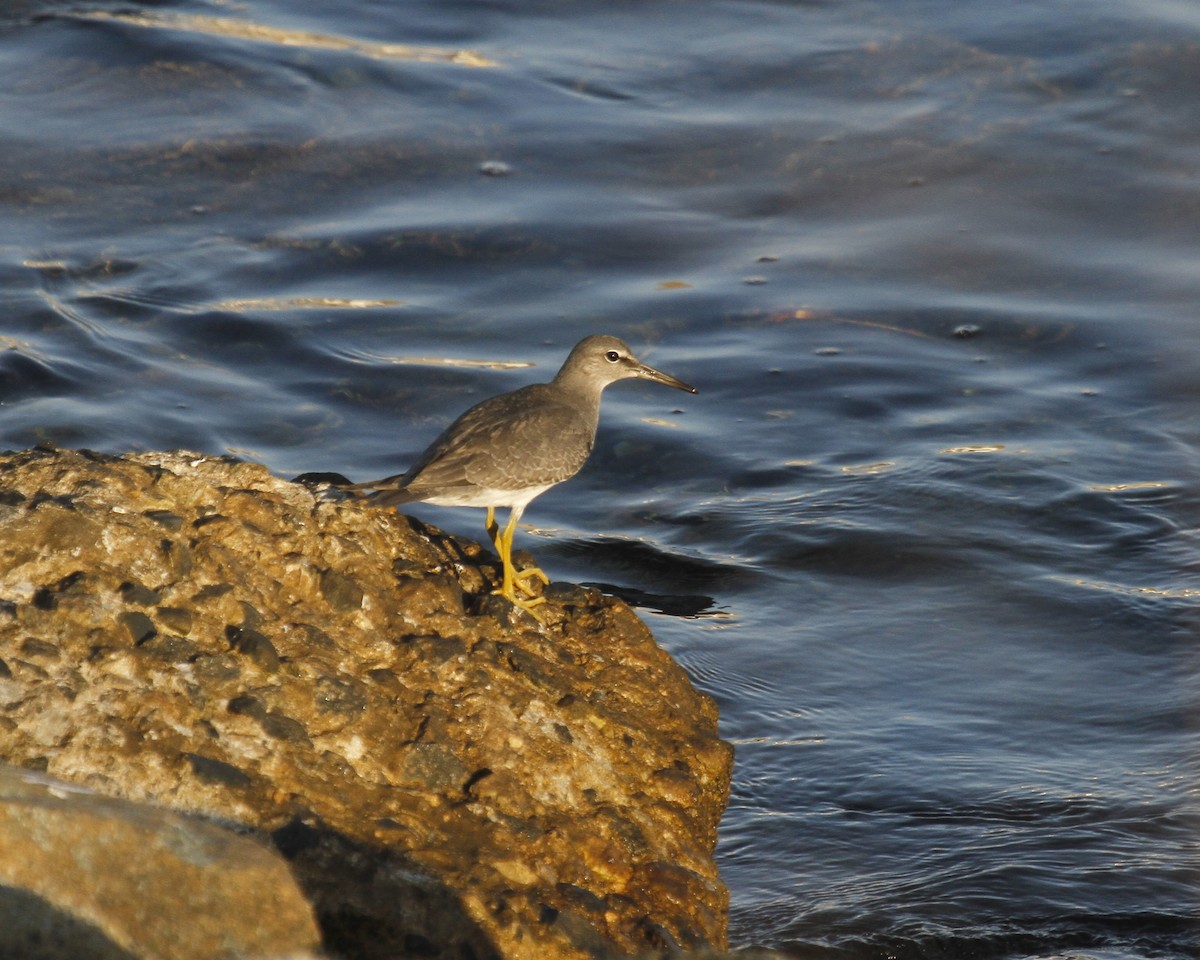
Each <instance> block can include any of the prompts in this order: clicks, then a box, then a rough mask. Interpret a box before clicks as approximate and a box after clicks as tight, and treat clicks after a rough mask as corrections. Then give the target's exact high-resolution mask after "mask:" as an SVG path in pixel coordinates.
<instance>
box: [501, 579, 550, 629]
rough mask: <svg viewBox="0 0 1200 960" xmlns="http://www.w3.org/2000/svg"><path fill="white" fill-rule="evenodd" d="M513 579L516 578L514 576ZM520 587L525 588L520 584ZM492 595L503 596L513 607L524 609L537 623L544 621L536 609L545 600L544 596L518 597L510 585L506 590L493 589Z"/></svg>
mask: <svg viewBox="0 0 1200 960" xmlns="http://www.w3.org/2000/svg"><path fill="white" fill-rule="evenodd" d="M514 579H516V578H514ZM518 582H519V581H518ZM522 589H525V587H524V586H522ZM492 596H494V597H503V598H504V599H505V600H507V601H508V602H509V603H511V604H512V605H513V606H514V607H517V608H518V609H520V610H524V611H525V612H526V613H527V614H529V615H530V616H531V617H533V619H534V620H536V621H537V622H538V623H545V622H546V621H545V620H543V619H542V614H541V611H539V610H538V609H537V608H538V607H540V606H541V605H542V604H543V603H545V602H546V598H545V597H534V596H530V597H529V598H528V599H527V598H525V597H519V596H517V592H516V591H515V590H513V589H511V587H510V588H509V589H508V590H505V589H503V588H499V589H496V590H493V591H492Z"/></svg>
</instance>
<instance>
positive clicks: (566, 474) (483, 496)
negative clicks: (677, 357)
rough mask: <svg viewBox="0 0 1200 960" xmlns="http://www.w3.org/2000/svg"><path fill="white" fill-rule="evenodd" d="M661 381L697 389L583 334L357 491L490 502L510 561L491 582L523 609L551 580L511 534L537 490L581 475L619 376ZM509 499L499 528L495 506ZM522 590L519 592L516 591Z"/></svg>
mask: <svg viewBox="0 0 1200 960" xmlns="http://www.w3.org/2000/svg"><path fill="white" fill-rule="evenodd" d="M630 379H640V380H653V381H654V382H656V383H665V384H666V385H667V386H668V387H675V388H676V389H678V390H686V391H687V392H688V393H696V388H695V387H692V386H689V385H688V384H686V383H684V382H683V381H682V380H677V379H676V378H675V377H672V376H670V375H668V374H665V373H662V372H661V371H658V370H655V369H654V368H653V367H648V366H646V365H645V364H644V363H641V362H640V361H639V360H638V359H637V358H636V357H635V356H634V355H633V352H632V351H631V350H630V349H629V345H628V344H626V343H625V342H624V341H623V340H618V339H617V338H616V337H606V336H596V337H587V338H586V339H584V340H581V341H579V343H577V344H576V345H575V348H574V349H573V350H572V351H571V353H570V355H569V356H568V357H567V359H566V362H564V363H563V365H562V369H560V370H559V371H558V373H557V374H556V375H555V377H554V379H553V380H551V381H550V382H549V383H534V384H530V385H529V386H527V387H521V388H520V389H518V390H513V391H512V392H511V393H502V394H500V395H499V396H496V397H492V398H490V399H488V400H484V401H483V402H481V403H478V404H476V405H475V406H473V407H472V408H471V409H470V410H468V411H467V412H466V413H464V414H463V415H462V416H461V417H459V418H458V419H457V420H455V421H454V422H453V423H452V424H450V426H449V427H447V428H446V429H445V430H443V431H442V433H441V435H440V436H439V437H438V438H437V439H436V440H434V441H433V443H431V444H430V445H429V447H428V449H426V450H425V452H424V453H422V454H421V456H420V457H418V458H417V462H416V463H414V464H413V465H412V466H411V467H410V468H409V470H408V472H407V473H403V474H399V475H398V476H394V477H386V478H384V479H383V480H375V481H372V482H370V483H358V484H354V485H353V486H351V487H349V488H347V489H350V490H355V491H357V490H371V491H374V492H373V493H371V494H370V495H369V497H368V499H370V501H371V502H372V503H377V504H379V505H380V506H394V505H396V504H401V503H412V502H415V501H424V502H425V503H432V504H436V505H438V506H442V507H487V531H488V536H489V537H491V540H492V544H493V546H495V548H496V553H497V554H499V556H500V563H501V565H502V567H503V571H504V573H503V583H502V585H501V587H500V589H499V590H495V591H493V592H494V593H498V594H500V595H501V596H503V597H505V598H507V599H508V600H509V601H511V602H512V603H513V604H515V605H516V606H518V607H520V608H521V609H523V610H532V609H533V608H534V607H536V606H538V604H541V603H545V598H544V597H540V596H537V595H536V594H535V592H534V590H533V589H532V588H531V587H530V586H529V584H528V581H529V580H531V579H538V580H541V581H542V583H549V582H550V578H549V577H547V576H546V574H545V573H543V572H542V571H541V570H540V569H539V568H538V567H536V566H535V567H526V568H525V569H524V570H520V571H518V570H515V569H514V568H513V562H512V542H513V534H514V533H515V532H516V528H517V521H518V520H520V519H521V514H522V513H523V512H524V511H525V508H526V507H527V506H529V502H530V501H531V500H532V499H533V498H534V497H536V496H538V494H541V493H545V492H546V491H547V490H549V489H550V488H551V487H552V486H554V485H555V484H556V483H562V482H563V481H564V480H569V479H570V478H571V477H573V476H575V474H577V473H578V472H579V470H580V468H581V467H582V466H583V464H584V462H585V461H586V460H587V458H588V454H590V453H591V452H592V446H593V445H594V444H595V442H596V425H597V424H598V423H599V420H600V394H601V393H602V392H603V391H604V388H605V387H607V386H608V385H609V384H610V383H616V381H618V380H630ZM497 507H507V508H508V510H509V513H508V522H507V523H506V524H505V525H504V529H503V530H501V529H500V527H499V524H497V523H496V514H495V511H496V508H497ZM518 589H519V590H520V591H521V593H523V594H524V596H523V597H522V596H518V594H517V590H518Z"/></svg>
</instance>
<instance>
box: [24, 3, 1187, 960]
mask: <svg viewBox="0 0 1200 960" xmlns="http://www.w3.org/2000/svg"><path fill="white" fill-rule="evenodd" d="M4 11H5V16H4V19H3V20H0V118H2V120H3V122H2V123H0V144H2V149H0V217H2V222H3V226H4V230H3V234H0V276H2V279H3V288H2V289H3V291H4V292H3V296H4V301H5V302H4V314H3V316H4V319H3V321H2V322H0V347H3V349H2V350H0V413H2V414H3V417H2V419H0V424H2V425H3V443H4V444H5V445H6V446H9V447H13V448H19V447H23V446H27V445H31V444H34V443H38V442H44V441H49V442H54V443H58V444H61V445H70V446H86V447H93V448H98V449H102V450H107V451H114V452H118V451H123V450H128V449H154V448H176V447H187V448H192V449H197V450H202V451H206V452H210V453H222V452H233V453H236V454H238V455H241V456H244V457H250V458H253V459H257V460H260V461H262V462H264V463H266V464H268V465H269V466H270V467H271V468H272V469H274V470H276V471H277V472H278V473H280V474H281V475H285V476H290V475H292V474H295V473H299V472H303V471H311V470H336V471H341V472H343V473H346V474H347V475H349V476H351V477H354V478H356V479H368V478H371V477H375V476H380V475H383V474H386V473H391V472H395V471H396V470H398V469H401V468H403V467H404V466H405V465H406V464H407V463H408V462H409V460H410V459H411V458H412V457H413V456H414V455H415V454H416V453H417V452H419V451H420V449H421V448H422V447H423V446H424V445H425V443H426V442H427V441H428V440H429V439H431V437H432V436H433V435H434V434H435V433H436V432H437V430H438V429H440V428H441V427H442V426H444V425H445V424H446V423H447V422H449V420H450V419H452V418H453V416H455V415H456V414H457V413H458V412H460V411H461V410H462V409H464V408H465V407H466V406H468V405H469V404H470V403H472V402H475V401H476V400H478V399H481V398H482V397H484V396H486V395H488V394H490V393H495V392H499V391H501V390H505V389H510V388H512V387H515V386H517V385H519V384H522V383H526V382H530V381H531V380H534V379H539V378H545V377H547V376H549V375H550V374H551V373H552V372H553V370H554V369H555V368H556V366H557V364H558V363H559V362H560V361H561V359H562V357H563V356H564V355H565V353H566V351H567V349H568V348H569V347H570V346H571V344H573V343H574V342H575V340H577V339H578V338H580V337H581V336H583V335H585V334H587V333H591V332H600V331H604V332H612V333H617V334H619V335H622V336H624V337H626V338H627V339H629V340H630V341H631V342H632V343H633V344H634V346H635V347H636V348H637V349H638V350H639V352H640V353H641V354H642V356H643V358H645V359H649V360H650V362H652V363H654V364H655V365H656V366H660V367H662V368H663V369H666V370H668V371H670V372H672V373H675V374H677V375H678V376H680V377H683V378H684V379H686V380H688V381H691V382H693V383H696V384H697V385H698V386H699V387H700V389H701V393H700V395H699V396H698V397H685V396H683V395H682V394H677V393H674V392H672V391H667V390H662V389H656V388H655V387H653V386H650V385H631V384H622V385H619V386H616V387H614V388H613V389H612V390H610V391H609V392H608V394H607V396H606V400H605V408H606V409H605V418H604V424H603V425H602V429H601V436H600V442H599V444H598V447H597V451H596V454H595V456H594V458H593V460H592V462H591V463H590V464H589V466H588V467H587V469H586V470H585V471H584V473H582V474H581V475H580V476H579V477H577V478H576V479H575V480H573V481H572V482H571V483H569V484H566V485H563V486H561V487H558V488H556V489H555V490H552V491H550V492H549V493H547V494H546V495H544V496H543V497H542V498H540V499H539V500H537V501H536V502H535V504H534V505H533V506H532V508H531V509H530V510H529V512H528V513H527V515H526V519H527V521H528V524H529V525H528V526H527V527H526V529H525V530H524V531H523V534H522V536H521V538H520V543H521V545H523V546H525V547H527V548H529V549H531V550H532V551H533V552H535V553H536V555H537V557H538V559H539V560H540V562H541V563H542V565H543V566H544V567H546V568H547V570H548V571H549V572H551V574H552V575H554V576H555V577H558V578H563V579H575V580H583V581H587V582H592V583H601V584H606V585H609V587H610V588H612V589H614V590H617V591H619V592H622V593H623V594H625V595H627V596H629V597H631V598H632V599H635V600H636V601H638V602H639V603H641V604H642V605H643V609H644V612H645V614H646V616H647V617H648V618H649V619H650V621H651V625H652V626H653V628H654V630H655V632H656V633H657V635H658V636H659V637H660V639H661V640H662V642H663V643H664V644H665V645H666V646H667V647H668V648H669V649H670V650H671V651H672V652H673V653H674V654H675V655H676V656H677V657H678V658H679V659H680V660H681V662H682V663H683V664H684V665H685V666H686V667H687V669H688V670H689V672H690V673H691V675H692V676H693V677H694V678H695V680H696V681H697V682H698V683H699V684H700V685H702V686H703V687H704V688H705V689H706V690H708V691H710V692H711V693H713V694H714V695H716V696H717V697H718V698H719V699H720V701H721V707H722V717H723V725H724V732H725V735H726V736H727V737H728V738H729V739H731V740H733V741H734V742H735V743H736V744H737V749H738V766H737V772H736V783H735V788H734V796H733V800H732V803H731V806H730V809H729V812H728V814H727V816H726V818H725V821H724V825H723V833H722V841H721V846H720V849H719V857H720V861H721V865H722V869H723V872H724V876H725V879H726V881H727V882H728V884H729V885H730V887H731V891H732V895H733V913H732V937H733V940H734V942H735V943H737V944H751V943H759V944H765V945H771V946H775V947H778V948H781V949H784V950H789V951H794V952H796V953H797V954H798V955H803V956H805V957H823V956H829V957H855V958H858V957H861V958H876V957H878V958H883V957H900V958H909V957H912V958H917V957H922V958H923V957H955V958H957V957H968V956H969V957H981V958H991V957H995V958H1000V957H1031V958H1032V957H1039V958H1050V957H1056V958H1057V957H1072V958H1085V957H1090V958H1096V960H1126V958H1143V957H1145V958H1161V957H1168V958H1177V957H1179V958H1182V957H1191V956H1195V955H1197V954H1198V953H1200V932H1198V929H1197V908H1198V906H1200V841H1198V833H1197V830H1198V828H1200V816H1198V814H1200V809H1198V807H1200V804H1198V803H1197V793H1196V774H1197V762H1196V760H1197V756H1198V750H1197V747H1198V731H1200V710H1198V707H1200V676H1198V674H1200V654H1198V653H1197V627H1198V621H1200V616H1198V610H1200V519H1198V518H1200V493H1198V491H1197V479H1196V478H1197V474H1198V468H1200V454H1198V449H1200V448H1198V440H1200V427H1198V424H1200V417H1198V414H1200V376H1198V375H1197V367H1198V364H1200V323H1198V320H1197V305H1198V304H1200V256H1198V254H1197V251H1198V250H1200V243H1198V241H1200V236H1198V234H1200V227H1198V223H1200V106H1198V104H1200V96H1198V95H1197V92H1198V89H1200V7H1197V6H1196V5H1194V4H1189V3H1182V2H1151V3H1145V2H1141V3H1132V2H1128V0H1124V2H1116V0H1109V2H1102V0H1101V2H1092V3H1088V4H1079V3H1068V2H1066V0H1046V2H1038V3H1026V4H1019V5H1015V4H1014V5H1003V4H990V5H984V4H979V3H970V2H967V3H950V2H947V0H938V2H933V0H930V2H917V0H894V2H890V3H886V4H885V3H872V2H845V3H837V4H834V3H821V2H811V3H801V2H797V3H742V2H724V3H718V2H713V0H697V2H692V3H681V2H667V0H659V2H645V3H639V4H626V3H611V2H605V3H600V2H565V0H562V2H544V3H520V4H517V3H502V2H492V3H482V2H472V3H468V2H450V3H447V2H438V3H434V2H424V3H420V2H411V3H404V4H378V3H370V2H367V0H348V2H346V3H342V4H337V5H328V4H311V3H297V2H291V3H269V2H258V0H251V2H248V3H244V4H225V3H192V4H188V5H182V4H171V3H167V4H154V5H146V6H142V7H137V6H133V5H130V4H119V5H107V6H106V5H102V4H101V5H88V4H83V5H80V4H66V3H24V4H20V3H10V4H8V5H6V6H5V8H4ZM465 361H483V362H482V363H475V362H470V363H468V362H465ZM527 365H528V366H527ZM420 512H421V513H422V516H426V517H427V518H429V519H432V520H433V521H434V522H436V523H438V524H440V525H442V526H445V527H447V528H448V529H451V530H455V531H458V532H462V533H466V534H469V535H472V536H477V535H479V534H481V533H482V518H481V517H480V516H479V512H478V511H449V510H437V509H434V508H428V509H426V508H420Z"/></svg>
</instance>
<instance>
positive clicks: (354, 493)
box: [293, 473, 418, 507]
mask: <svg viewBox="0 0 1200 960" xmlns="http://www.w3.org/2000/svg"><path fill="white" fill-rule="evenodd" d="M293 482H294V483H302V484H304V485H305V486H307V487H312V488H314V489H319V490H321V491H322V493H324V494H331V495H333V498H334V499H337V498H338V496H339V495H341V496H349V497H353V498H355V499H358V500H369V501H370V502H371V503H373V504H375V505H376V506H380V507H394V506H396V505H397V504H400V503H412V502H414V501H415V500H417V499H418V498H417V497H415V496H413V495H412V494H411V493H410V492H409V491H408V490H406V489H405V488H404V475H403V474H400V475H398V476H395V477H385V478H384V479H382V480H368V481H367V482H366V483H351V482H350V481H349V480H348V479H347V478H346V477H344V476H342V475H341V474H340V473H304V474H301V475H300V476H298V477H296V478H295V479H294V480H293Z"/></svg>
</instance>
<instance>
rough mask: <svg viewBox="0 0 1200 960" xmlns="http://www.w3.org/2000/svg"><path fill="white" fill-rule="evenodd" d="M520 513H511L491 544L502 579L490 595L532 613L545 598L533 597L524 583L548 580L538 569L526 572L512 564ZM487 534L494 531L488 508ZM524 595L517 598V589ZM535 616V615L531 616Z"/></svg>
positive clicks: (491, 516)
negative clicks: (493, 546) (494, 548)
mask: <svg viewBox="0 0 1200 960" xmlns="http://www.w3.org/2000/svg"><path fill="white" fill-rule="evenodd" d="M520 516H521V515H520V513H517V512H512V513H510V514H509V515H508V523H506V524H505V525H504V530H503V531H500V532H499V533H497V534H496V535H495V536H494V537H493V540H492V542H493V543H494V544H495V546H496V553H498V554H499V555H500V566H501V568H502V570H503V575H502V576H503V579H502V582H501V586H500V589H499V590H493V591H492V593H497V594H499V595H500V596H502V597H504V598H505V599H506V600H508V602H509V603H511V604H513V605H514V606H518V607H520V608H521V609H522V610H528V611H529V612H530V613H533V608H534V607H537V606H540V605H541V604H543V603H545V602H546V598H545V597H536V596H534V593H533V589H532V588H531V587H529V586H528V585H527V584H526V583H525V581H526V580H529V579H531V578H536V579H539V580H541V581H542V583H549V582H550V578H549V577H547V576H546V574H545V573H543V572H542V571H541V570H540V569H539V568H538V567H529V568H528V569H526V570H520V571H518V570H516V569H515V568H514V567H513V562H512V543H513V536H514V535H515V534H516V532H517V520H518V519H519V518H520ZM488 520H489V525H488V532H489V533H492V532H494V531H495V530H496V522H495V516H494V513H493V511H492V509H491V508H490V507H489V508H488ZM518 587H519V588H520V589H521V592H522V593H524V594H525V597H518V596H517V588H518ZM526 598H528V599H526ZM533 616H535V617H536V616H537V614H535V613H534V614H533Z"/></svg>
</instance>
